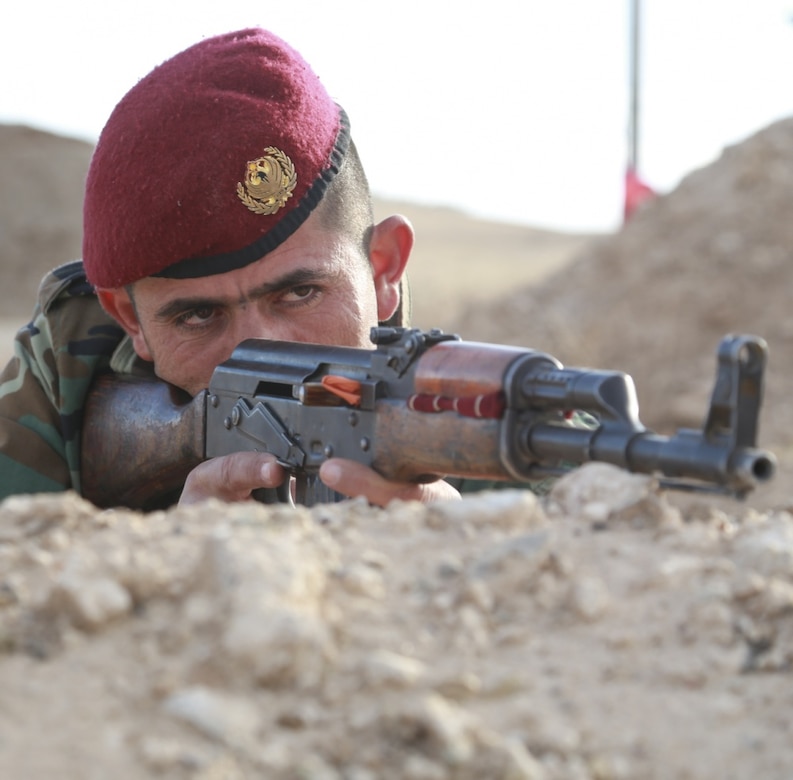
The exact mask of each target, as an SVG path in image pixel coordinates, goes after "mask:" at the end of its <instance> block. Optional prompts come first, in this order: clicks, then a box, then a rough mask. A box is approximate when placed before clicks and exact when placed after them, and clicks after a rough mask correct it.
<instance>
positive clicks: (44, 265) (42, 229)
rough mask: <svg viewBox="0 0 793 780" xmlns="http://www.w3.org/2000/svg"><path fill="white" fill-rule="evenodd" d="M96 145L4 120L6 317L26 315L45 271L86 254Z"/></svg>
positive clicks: (0, 129) (1, 218) (1, 246)
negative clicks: (88, 186) (87, 194)
mask: <svg viewBox="0 0 793 780" xmlns="http://www.w3.org/2000/svg"><path fill="white" fill-rule="evenodd" d="M92 153H93V146H92V145H91V144H89V143H86V142H84V141H78V140H76V139H73V138H62V137H60V136H56V135H52V134H51V133H45V132H42V131H39V130H33V129H32V128H30V127H22V126H16V125H0V181H2V182H3V191H4V194H3V200H2V206H0V257H2V264H0V274H2V279H3V281H4V284H3V292H2V293H0V298H2V315H0V316H2V317H5V318H12V317H13V318H20V319H26V318H27V317H28V316H29V315H30V312H31V310H32V305H33V301H35V295H36V290H37V289H38V285H39V281H40V280H41V277H42V276H43V275H44V273H45V272H46V271H47V270H49V269H50V268H54V267H55V266H56V265H60V264H61V263H65V262H68V261H69V260H74V259H75V258H77V257H80V255H81V254H82V220H83V188H84V187H85V175H86V172H87V171H88V164H89V162H90V160H91V154H92Z"/></svg>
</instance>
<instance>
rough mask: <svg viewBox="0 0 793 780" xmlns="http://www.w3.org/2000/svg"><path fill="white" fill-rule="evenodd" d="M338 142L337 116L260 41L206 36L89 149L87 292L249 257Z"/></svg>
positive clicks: (313, 82)
mask: <svg viewBox="0 0 793 780" xmlns="http://www.w3.org/2000/svg"><path fill="white" fill-rule="evenodd" d="M348 145H349V125H348V122H347V118H346V116H345V114H344V112H343V111H342V110H341V109H340V108H339V106H337V105H336V104H335V103H334V102H333V100H332V99H331V98H330V96H329V95H328V93H327V91H326V90H325V88H324V87H323V86H322V84H321V83H320V81H319V78H318V77H317V76H316V74H315V73H314V72H313V71H312V70H311V68H310V67H309V66H308V64H307V63H306V62H305V61H304V60H303V58H302V57H301V56H300V55H299V54H298V53H297V52H296V51H295V50H294V49H292V48H291V47H290V46H288V45H287V44H286V43H284V41H282V40H281V39H280V38H278V37H276V36H275V35H273V34H272V33H269V32H266V31H265V30H261V29H249V30H242V31H240V32H235V33H229V34H227V35H221V36H217V37H214V38H208V39H206V40H204V41H201V42H200V43H198V44H196V45H194V46H192V47H190V48H189V49H186V50H185V51H183V52H181V53H180V54H177V55H176V56H175V57H173V58H171V59H170V60H167V61H166V62H164V63H163V64H162V65H160V66H159V67H157V68H155V69H154V70H153V71H152V72H151V73H150V74H149V75H148V76H146V77H145V78H143V79H142V80H141V81H140V82H138V84H136V85H135V86H134V87H133V88H132V89H131V90H130V91H129V92H128V93H127V94H126V95H125V96H124V98H122V100H121V102H120V103H119V104H118V105H117V106H116V108H115V109H114V110H113V113H112V114H111V116H110V119H109V120H108V122H107V124H106V125H105V128H104V130H103V131H102V134H101V136H100V138H99V142H98V143H97V146H96V149H95V151H94V155H93V159H92V160H91V166H90V169H89V171H88V179H87V183H86V192H85V203H84V213H83V261H84V263H85V270H86V274H87V276H88V279H89V281H91V283H92V284H94V285H95V286H97V287H107V288H114V287H122V286H123V285H125V284H129V283H130V282H134V281H136V280H138V279H142V278H143V277H145V276H166V277H170V278H189V277H196V276H208V275H211V274H217V273H223V272H224V271H230V270H233V269H235V268H241V267H243V266H245V265H247V264H248V263H252V262H253V261H255V260H258V259H259V258H261V257H262V256H263V255H265V254H267V252H270V251H271V250H273V249H274V248H275V247H277V246H278V245H279V244H281V243H282V242H283V241H285V240H286V239H287V238H288V237H289V236H290V235H291V234H292V233H294V231H295V230H297V229H298V228H299V227H300V225H302V224H303V222H304V221H305V219H306V218H307V217H308V215H309V214H310V213H311V211H312V210H313V209H314V207H315V206H316V205H317V204H318V203H319V202H320V200H321V199H322V196H323V195H324V193H325V191H326V189H327V187H328V184H329V183H330V181H331V180H332V179H333V177H334V176H335V175H336V173H338V170H339V168H340V166H341V163H342V161H343V159H344V155H345V154H346V152H347V148H348Z"/></svg>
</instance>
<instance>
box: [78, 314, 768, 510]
mask: <svg viewBox="0 0 793 780" xmlns="http://www.w3.org/2000/svg"><path fill="white" fill-rule="evenodd" d="M372 341H373V343H374V344H375V348H374V349H356V348H350V347H332V346H321V345H317V344H303V343H292V342H279V341H267V340H249V341H245V342H243V343H242V344H240V346H239V347H238V348H237V349H236V350H235V351H234V353H233V354H232V356H231V358H230V359H229V360H228V361H227V362H225V363H224V364H222V365H221V366H219V367H218V368H217V369H216V370H215V372H214V374H213V376H212V380H211V382H210V385H209V388H208V389H207V390H205V391H203V392H202V393H200V394H199V395H198V396H196V397H194V398H191V397H189V396H186V395H185V394H184V393H182V392H181V391H178V390H176V389H175V388H173V387H171V386H169V385H166V384H164V383H162V382H159V381H156V380H141V379H132V378H129V377H127V378H122V377H119V376H115V375H108V376H106V377H102V378H100V380H99V381H98V382H97V383H96V385H95V387H94V388H93V390H92V392H91V393H90V397H89V400H88V404H87V406H86V410H85V418H84V426H83V439H82V478H83V483H82V492H83V495H85V496H86V497H87V498H88V499H90V500H92V501H93V502H94V503H96V504H97V505H99V506H113V505H116V506H117V505H123V506H129V507H136V508H148V507H152V506H156V505H160V504H161V502H162V500H163V497H164V496H166V495H168V494H173V493H174V492H175V493H176V494H177V495H178V492H179V491H180V490H181V487H182V485H183V484H184V480H185V478H186V476H187V474H188V473H189V471H190V470H191V469H193V468H194V467H195V466H196V465H197V464H198V463H200V462H201V461H202V460H205V459H206V458H211V457H215V456H218V455H226V454H229V453H232V452H235V451H239V450H256V451H263V452H270V453H272V454H274V455H275V456H276V458H277V459H278V461H279V462H280V463H281V464H282V465H283V466H284V467H285V468H286V469H287V471H288V472H289V473H291V474H292V475H293V476H294V477H295V480H296V501H297V502H298V503H303V504H306V505H312V504H315V503H318V502H323V501H330V500H334V499H335V495H334V494H333V493H332V492H331V491H329V490H328V489H327V488H325V486H324V485H323V484H322V483H321V482H320V480H319V477H318V471H319V467H320V465H321V464H322V463H323V461H325V460H326V459H327V458H330V457H333V456H339V457H343V458H351V459H353V460H356V461H359V462H361V463H364V464H366V465H367V466H370V467H372V468H374V469H375V470H377V471H378V472H380V473H381V474H383V475H384V476H386V477H388V478H391V479H396V480H405V481H415V482H422V481H431V480H434V479H438V478H439V477H443V476H456V477H467V478H474V479H485V480H502V481H519V482H529V481H532V480H536V479H539V478H542V477H544V476H548V475H556V474H561V473H563V472H564V471H565V470H568V469H570V468H572V467H574V466H575V465H579V464H582V463H585V462H587V461H603V462H606V463H611V464H614V465H616V466H620V467H623V468H626V469H628V470H630V471H634V472H640V473H646V474H654V475H656V476H658V477H659V479H660V480H661V484H662V485H664V486H666V487H670V488H683V489H702V490H712V491H718V492H722V493H728V494H731V495H733V496H736V497H743V496H745V495H746V493H748V492H749V491H750V490H752V489H753V488H754V487H755V486H756V485H757V484H758V483H760V482H764V481H766V480H768V479H770V478H771V477H772V476H773V473H774V469H775V459H774V456H773V455H772V454H771V453H769V452H766V451H763V450H758V449H756V448H755V442H756V436H757V424H758V417H759V411H760V404H761V399H762V392H763V373H764V370H765V365H766V361H767V347H766V344H765V342H764V341H763V340H762V339H760V338H757V337H753V336H742V335H739V336H727V337H725V338H724V339H723V340H722V342H721V344H720V346H719V348H718V354H717V364H718V365H717V373H716V382H715V386H714V388H713V393H712V397H711V401H710V408H709V410H708V412H707V415H706V417H705V422H704V425H703V428H702V430H690V429H683V430H679V431H678V432H677V433H676V434H675V435H673V436H671V437H667V436H661V435H658V434H656V433H654V432H653V431H650V430H648V429H647V428H645V426H644V425H642V423H641V422H640V420H639V413H638V402H637V399H636V391H635V388H634V384H633V380H632V379H631V377H629V376H628V375H626V374H624V373H621V372H617V371H596V370H591V369H588V368H584V369H579V368H565V367H563V366H562V364H561V363H560V362H559V361H558V360H556V359H555V358H553V357H551V356H550V355H547V354H544V353H542V352H537V351H535V350H531V349H522V348H517V347H510V346H503V345H494V344H483V343H476V342H466V341H462V340H460V338H459V337H458V336H454V335H451V334H444V333H442V332H441V331H436V330H432V331H421V330H418V329H406V328H389V327H377V328H373V329H372ZM574 412H586V413H587V414H588V415H589V416H591V418H592V420H593V422H592V424H591V425H585V426H581V425H576V424H574V423H572V422H571V420H570V415H571V413H574ZM288 494H289V490H288V486H287V487H286V488H285V489H282V490H280V491H279V492H278V495H277V496H276V499H277V500H288ZM263 500H264V499H263ZM270 500H274V499H273V497H272V496H271V497H270Z"/></svg>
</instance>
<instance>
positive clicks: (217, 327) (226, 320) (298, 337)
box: [113, 218, 387, 394]
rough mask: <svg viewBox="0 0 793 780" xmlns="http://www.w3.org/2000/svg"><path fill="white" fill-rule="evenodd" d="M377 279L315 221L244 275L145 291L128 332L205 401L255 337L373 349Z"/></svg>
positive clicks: (157, 281)
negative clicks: (212, 384) (237, 351)
mask: <svg viewBox="0 0 793 780" xmlns="http://www.w3.org/2000/svg"><path fill="white" fill-rule="evenodd" d="M377 275H378V272H377V270H375V271H374V276H373V268H372V265H371V264H370V262H369V259H368V258H366V257H365V256H364V255H363V252H362V250H361V248H360V247H358V246H356V245H354V244H353V243H352V241H351V240H350V239H349V238H347V237H345V236H339V235H337V234H336V233H333V232H329V231H328V230H327V229H325V228H323V227H321V226H320V225H319V224H317V222H316V221H315V220H312V219H311V218H309V219H308V220H307V221H306V223H304V225H303V226H302V227H301V229H300V230H298V231H297V232H296V233H294V234H293V235H292V236H290V238H289V239H288V240H287V241H285V242H284V243H283V244H282V245H281V246H280V247H278V248H277V249H275V250H273V251H272V252H270V253H269V254H268V255H266V256H265V257H264V258H262V259H261V260H258V261H256V262H254V263H251V264H250V265H248V266H246V267H244V268H240V269H238V270H235V271H229V272H228V273H224V274H217V275H215V276H207V277H201V278H197V279H164V278H159V277H148V278H146V279H142V280H140V281H139V282H136V283H135V285H134V288H133V298H134V309H132V307H131V306H129V307H127V311H128V312H129V315H128V316H131V317H133V318H134V320H135V321H133V322H124V321H123V319H122V324H124V326H125V328H126V330H127V332H128V333H130V335H131V336H132V339H133V344H134V346H135V350H136V352H137V353H138V355H140V356H141V357H142V358H144V359H145V360H150V361H152V362H153V363H154V367H155V371H156V373H157V375H158V376H159V377H160V378H161V379H163V380H165V381H167V382H170V383H172V384H174V385H176V386H178V387H181V388H183V389H184V390H186V391H188V392H189V393H191V394H195V393H197V392H199V391H200V390H202V389H203V388H205V387H206V386H207V385H208V384H209V380H210V378H211V376H212V372H213V371H214V369H215V367H216V366H218V365H219V364H220V363H222V362H224V361H225V360H227V359H228V358H229V357H230V355H231V353H232V351H233V350H234V348H235V347H236V346H237V345H238V344H239V343H240V342H241V341H244V340H245V339H248V338H264V339H278V340H286V341H301V342H314V343H321V344H330V345H337V346H352V347H371V342H370V340H369V330H370V328H371V326H372V325H375V324H377V321H378V293H377V292H376V284H377V282H376V280H377ZM113 294H115V295H122V296H125V295H126V293H125V292H124V291H114V293H113ZM386 316H387V315H386Z"/></svg>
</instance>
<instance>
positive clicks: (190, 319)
mask: <svg viewBox="0 0 793 780" xmlns="http://www.w3.org/2000/svg"><path fill="white" fill-rule="evenodd" d="M214 313H215V310H214V309H213V308H212V307H211V306H201V307H200V308H198V309H190V311H186V312H184V314H181V315H180V316H179V320H178V322H179V324H180V325H203V324H205V323H206V322H208V321H209V320H211V319H212V315H213V314H214Z"/></svg>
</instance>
